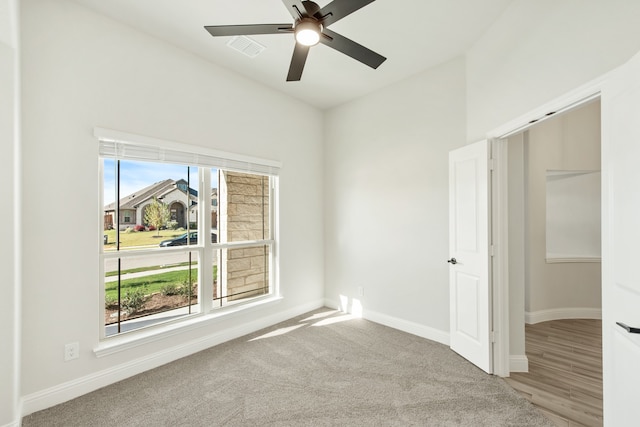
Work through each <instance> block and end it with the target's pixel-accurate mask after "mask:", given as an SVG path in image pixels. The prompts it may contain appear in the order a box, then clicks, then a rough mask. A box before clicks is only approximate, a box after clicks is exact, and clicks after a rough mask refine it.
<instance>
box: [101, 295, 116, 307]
mask: <svg viewBox="0 0 640 427" xmlns="http://www.w3.org/2000/svg"><path fill="white" fill-rule="evenodd" d="M117 307H118V298H117V297H113V296H109V295H107V296H106V297H105V299H104V308H106V309H110V308H117Z"/></svg>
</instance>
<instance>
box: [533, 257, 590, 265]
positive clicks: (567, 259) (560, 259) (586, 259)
mask: <svg viewBox="0 0 640 427" xmlns="http://www.w3.org/2000/svg"><path fill="white" fill-rule="evenodd" d="M545 262H546V263H547V264H561V263H567V262H574V263H576V262H577V263H579V262H594V263H601V262H602V257H587V256H574V257H547V258H545Z"/></svg>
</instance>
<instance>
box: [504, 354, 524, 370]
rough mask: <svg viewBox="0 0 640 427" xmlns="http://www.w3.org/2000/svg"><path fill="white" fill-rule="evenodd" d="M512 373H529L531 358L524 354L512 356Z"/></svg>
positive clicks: (510, 361) (510, 364)
mask: <svg viewBox="0 0 640 427" xmlns="http://www.w3.org/2000/svg"><path fill="white" fill-rule="evenodd" d="M509 371H510V372H529V358H528V357H527V356H525V355H524V354H512V355H511V356H509Z"/></svg>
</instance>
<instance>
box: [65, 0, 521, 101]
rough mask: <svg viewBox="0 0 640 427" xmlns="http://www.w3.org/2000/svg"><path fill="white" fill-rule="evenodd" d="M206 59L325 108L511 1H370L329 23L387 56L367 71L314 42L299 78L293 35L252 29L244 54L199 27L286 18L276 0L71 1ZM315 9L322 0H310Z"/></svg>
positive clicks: (481, 26) (409, 70) (465, 39)
mask: <svg viewBox="0 0 640 427" xmlns="http://www.w3.org/2000/svg"><path fill="white" fill-rule="evenodd" d="M76 1H77V2H78V3H80V4H83V5H85V6H88V7H90V8H92V9H94V10H96V11H98V12H101V13H103V14H105V15H108V16H110V17H112V18H114V19H116V20H118V21H121V22H123V23H126V24H128V25H131V26H133V27H136V28H138V29H140V30H141V31H143V32H146V33H148V34H151V35H153V36H155V37H158V38H160V39H163V40H166V41H168V42H169V43H172V44H173V45H175V46H178V47H180V48H183V49H185V50H188V51H190V52H193V53H195V54H196V55H199V56H200V57H202V58H205V59H206V60H208V61H210V62H212V63H215V64H218V65H220V66H222V67H225V68H228V69H230V70H233V71H234V72H237V73H240V74H243V75H245V76H246V77H248V78H250V79H253V80H255V81H258V82H261V83H263V84H265V85H267V86H269V87H272V88H274V89H276V90H278V91H281V92H284V93H286V94H288V95H290V96H293V97H296V98H298V99H301V100H303V101H305V102H307V103H309V104H311V105H314V106H316V107H319V108H323V109H324V108H330V107H333V106H336V105H339V104H342V103H344V102H347V101H349V100H351V99H354V98H357V97H360V96H362V95H365V94H367V93H370V92H373V91H375V90H377V89H380V88H382V87H384V86H387V85H389V84H392V83H394V82H397V81H400V80H402V79H405V78H407V77H409V76H412V75H414V74H417V73H419V72H421V71H423V70H426V69H428V68H430V67H433V66H435V65H437V64H440V63H443V62H445V61H448V60H450V59H453V58H455V57H456V56H458V55H460V54H462V53H464V52H465V51H466V50H467V49H468V48H469V47H470V46H471V45H472V44H473V43H474V42H475V41H476V40H477V39H478V38H479V37H480V36H481V35H482V34H483V33H484V32H485V31H486V30H487V29H488V28H489V26H491V24H492V23H493V22H494V21H495V20H496V19H497V18H498V17H499V16H500V15H501V13H502V12H503V11H504V10H505V9H506V8H507V6H508V5H509V4H510V3H511V1H512V0H377V1H375V2H373V3H371V4H369V5H367V6H365V7H364V8H362V9H360V10H358V11H356V12H354V13H353V14H351V15H349V16H347V17H345V18H344V19H342V20H340V21H338V22H336V23H335V24H333V25H331V26H330V27H329V28H330V29H331V30H333V31H335V32H337V33H340V34H341V35H343V36H345V37H347V38H350V39H351V40H353V41H355V42H357V43H360V44H362V45H364V46H366V47H368V48H369V49H371V50H373V51H375V52H377V53H379V54H381V55H383V56H385V57H387V60H386V61H385V62H384V63H383V64H382V65H381V66H380V67H379V68H378V69H377V70H373V69H371V68H369V67H368V66H366V65H363V64H361V63H360V62H358V61H356V60H354V59H352V58H350V57H348V56H346V55H343V54H342V53H340V52H337V51H335V50H333V49H331V48H329V47H327V46H324V45H322V44H320V45H317V46H314V47H313V48H312V49H311V51H310V52H309V56H308V58H307V63H306V65H305V69H304V72H303V74H302V79H301V81H299V82H286V81H285V80H286V76H287V71H288V69H289V63H290V61H291V54H292V53H293V47H294V44H295V42H294V39H293V35H289V34H277V35H255V36H251V38H252V39H253V40H255V41H257V42H258V43H260V44H262V45H264V46H266V49H265V51H264V52H262V53H261V54H260V55H258V56H257V57H255V58H250V57H248V56H246V55H244V54H242V53H240V52H237V51H235V50H232V49H230V48H229V47H227V46H226V44H227V42H228V41H229V40H230V39H231V38H230V37H212V36H211V35H209V33H208V32H207V31H206V30H205V29H204V28H203V27H204V26H205V25H237V24H280V23H293V22H292V21H293V19H292V18H291V15H290V14H289V12H288V10H287V9H286V8H285V6H284V4H283V3H282V1H281V0H187V1H176V0H108V1H105V0H76ZM316 3H318V4H319V5H320V6H321V7H323V6H325V5H326V4H328V3H330V1H329V0H320V1H316Z"/></svg>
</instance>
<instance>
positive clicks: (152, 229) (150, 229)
mask: <svg viewBox="0 0 640 427" xmlns="http://www.w3.org/2000/svg"><path fill="white" fill-rule="evenodd" d="M147 230H149V231H156V227H155V226H153V225H150V226H149V227H147Z"/></svg>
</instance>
